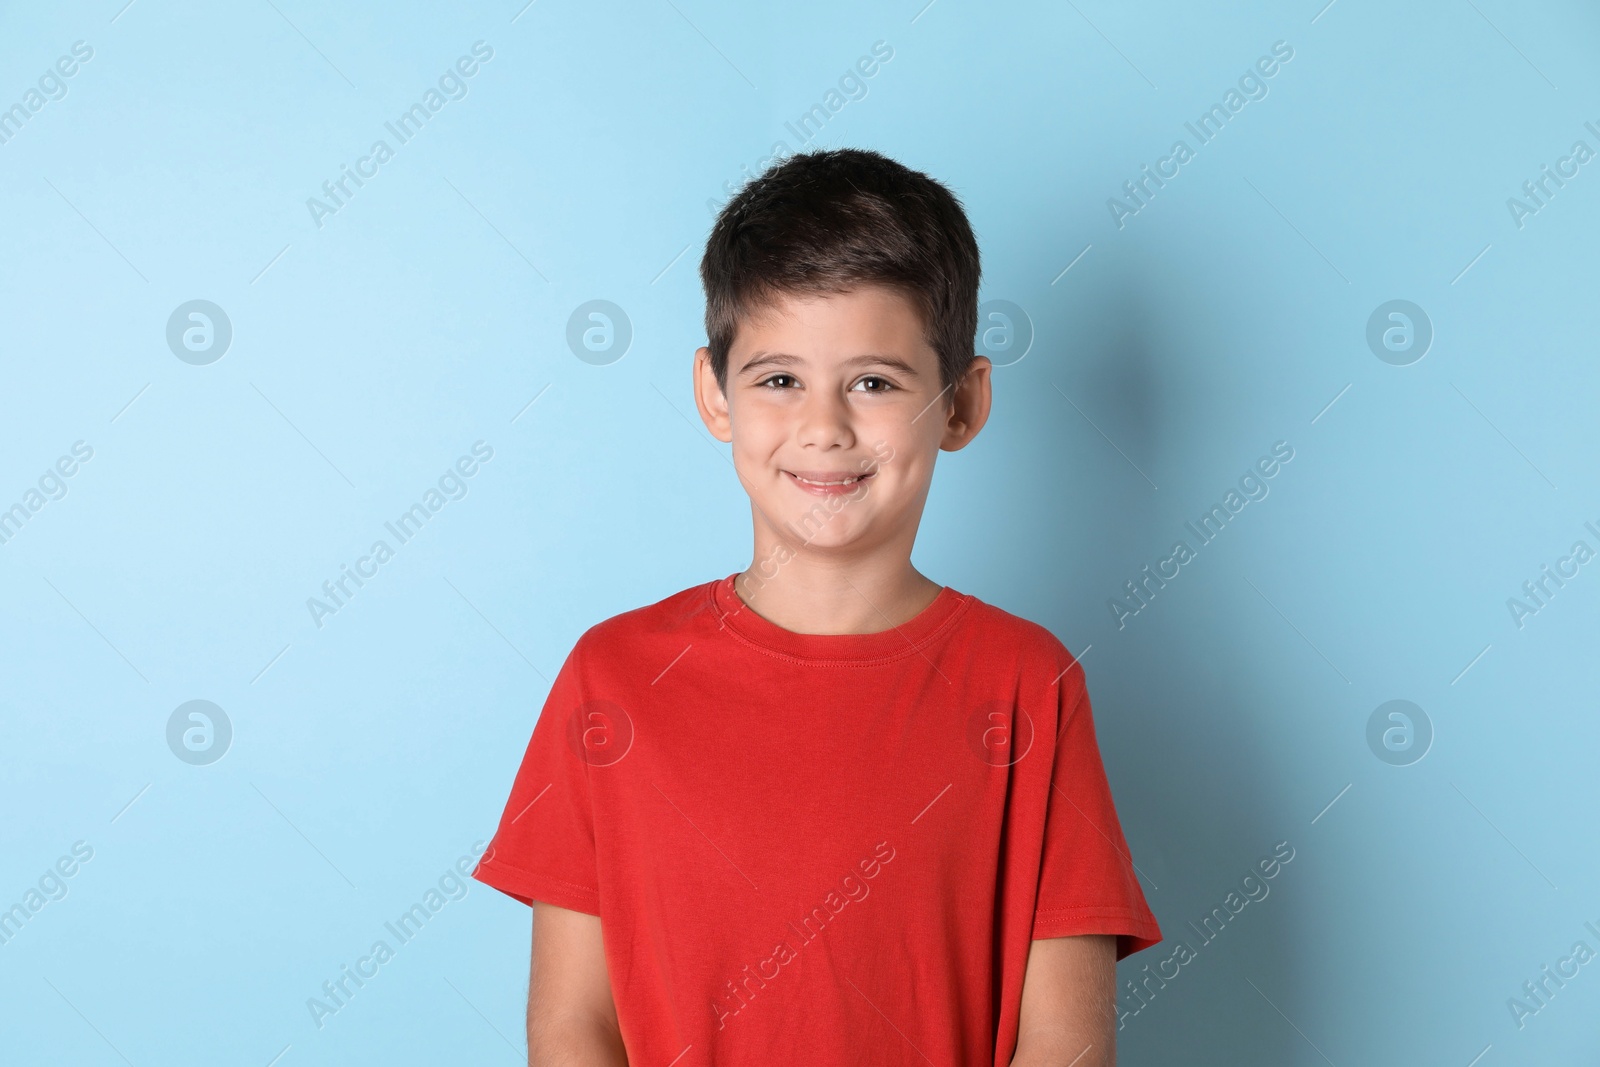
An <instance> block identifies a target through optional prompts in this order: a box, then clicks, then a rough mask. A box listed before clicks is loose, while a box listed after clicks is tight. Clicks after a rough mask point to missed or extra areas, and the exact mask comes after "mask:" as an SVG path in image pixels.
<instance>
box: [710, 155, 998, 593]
mask: <svg viewBox="0 0 1600 1067" xmlns="http://www.w3.org/2000/svg"><path fill="white" fill-rule="evenodd" d="M979 272H980V268H979V260H978V246H977V241H976V239H975V238H974V236H973V233H972V227H971V226H970V224H969V223H968V222H967V218H966V215H965V213H964V212H963V211H962V208H961V204H960V202H959V201H958V200H957V199H956V198H955V196H954V195H952V194H951V193H950V191H949V190H948V189H946V188H945V187H944V186H943V185H941V184H940V183H938V182H936V181H934V180H933V179H932V178H929V177H928V176H927V175H925V174H920V173H918V172H916V171H913V170H910V169H908V168H906V167H904V166H902V165H901V164H899V163H896V162H894V161H893V160H891V159H888V158H886V157H884V156H882V155H879V154H878V153H876V152H869V151H863V150H860V149H839V150H835V151H821V152H811V153H807V154H804V155H799V156H793V157H791V158H789V159H787V160H785V161H783V162H782V163H780V164H779V165H777V166H775V167H773V168H772V169H770V170H768V171H767V172H766V173H764V174H762V175H761V176H760V177H758V178H756V179H755V180H754V181H752V182H751V183H750V184H749V185H747V186H745V188H744V189H742V190H741V191H740V192H739V193H738V195H737V196H735V197H734V198H733V200H731V201H730V202H729V203H728V204H727V206H726V207H724V208H723V210H722V213H721V215H719V216H718V218H717V221H716V224H715V225H714V226H713V228H712V232H711V236H710V239H709V240H708V241H707V245H706V252H705V257H704V259H703V260H702V261H701V265H700V274H701V280H702V281H703V282H704V284H705V289H706V332H707V334H708V337H709V341H710V344H709V345H708V346H706V347H703V348H701V349H699V351H698V352H696V365H695V398H696V403H697V405H698V407H699V409H700V415H701V418H702V419H703V420H704V421H705V423H706V425H707V427H708V428H709V429H710V430H711V432H712V433H713V435H715V436H716V437H717V438H718V439H719V440H722V441H728V442H731V443H732V444H733V460H734V466H735V469H736V470H737V472H738V474H739V478H740V481H741V482H742V483H743V484H744V487H745V489H746V491H748V492H749V493H750V497H751V502H752V504H753V505H754V509H755V518H756V523H757V547H758V550H759V549H760V548H761V546H762V545H763V544H767V545H771V544H773V543H774V542H781V543H791V542H795V541H797V540H798V541H800V542H803V543H804V544H807V545H815V546H818V547H824V548H826V547H832V548H844V547H846V546H850V547H852V548H854V549H857V550H871V549H873V548H876V547H884V546H889V545H893V546H895V548H896V550H897V551H898V550H903V551H904V552H905V553H906V554H907V555H909V552H910V548H911V542H912V540H913V539H914V537H915V534H916V527H917V523H918V521H919V520H920V518H921V514H922V507H923V504H924V502H925V501H926V498H927V492H928V487H929V484H930V482H931V481H932V477H933V464H934V460H935V458H936V457H937V454H938V452H939V451H940V450H941V449H944V450H948V451H954V450H955V449H958V448H961V447H962V446H964V445H965V444H966V443H967V442H968V441H970V440H971V439H972V438H973V436H975V435H976V434H977V432H978V430H979V429H980V428H981V427H982V425H983V422H984V420H985V419H986V418H987V417H988V411H989V399H990V394H989V374H988V372H989V369H990V365H989V361H988V360H987V359H986V358H984V357H983V356H979V355H976V354H975V352H974V350H973V349H974V336H975V334H976V332H977V304H978V278H979ZM859 475H865V478H864V480H863V481H860V482H855V483H850V484H845V485H833V486H831V487H830V486H829V485H827V484H826V483H830V482H843V481H845V480H846V479H848V478H852V477H854V476H859ZM819 483H823V484H819ZM847 502H848V504H849V506H848V507H846V506H845V504H846V503H847ZM763 526H764V527H765V531H763ZM764 534H765V535H764ZM780 562H781V560H780ZM758 564H759V561H758Z"/></svg>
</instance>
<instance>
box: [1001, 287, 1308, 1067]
mask: <svg viewBox="0 0 1600 1067" xmlns="http://www.w3.org/2000/svg"><path fill="white" fill-rule="evenodd" d="M1102 284H1103V285H1104V286H1105V290H1104V291H1103V292H1102V293H1100V294H1099V295H1098V296H1095V297H1092V298H1087V299H1083V300H1081V301H1079V302H1078V308H1077V309H1076V310H1073V311H1072V312H1070V313H1063V314H1064V317H1067V316H1068V314H1070V318H1071V321H1070V323H1063V324H1062V326H1061V328H1059V329H1057V328H1054V327H1052V328H1050V329H1048V330H1046V331H1041V334H1042V335H1043V336H1057V337H1069V338H1072V339H1073V340H1072V342H1071V344H1070V348H1069V349H1068V350H1066V351H1061V352H1056V353H1036V355H1042V356H1045V358H1043V359H1040V360H1039V366H1037V367H1034V368H1029V374H1028V375H1019V376H1018V381H1019V382H1020V381H1021V380H1022V379H1023V378H1024V377H1031V378H1045V379H1047V381H1049V382H1055V383H1058V384H1059V386H1060V389H1061V392H1057V390H1056V389H1055V388H1051V387H1050V385H1049V384H1047V382H1034V383H1032V385H1031V387H1030V389H1029V392H1030V393H1031V394H1032V395H1034V396H1035V397H1038V398H1039V399H1038V400H1037V401H1036V402H1037V403H1039V404H1041V405H1043V406H1044V411H1045V412H1046V413H1045V414H1042V415H1040V414H1037V413H1036V417H1034V418H1032V419H1031V420H1030V424H1031V425H1032V426H1035V427H1039V431H1036V432H1037V435H1038V437H1039V438H1042V439H1037V440H1035V441H1031V442H1030V449H1031V448H1033V447H1037V449H1038V451H1037V452H1036V453H1035V454H1036V455H1038V456H1039V457H1040V458H1039V460H1038V462H1039V466H1040V469H1041V470H1042V471H1043V472H1044V477H1045V478H1046V479H1055V480H1056V483H1057V485H1056V491H1055V492H1054V493H1053V494H1046V495H1049V496H1052V497H1053V499H1054V503H1053V504H1051V505H1047V506H1048V507H1050V508H1051V509H1053V510H1054V511H1055V514H1053V515H1049V516H1047V517H1043V520H1042V521H1043V522H1044V523H1045V525H1044V526H1043V527H1041V530H1042V531H1044V532H1043V533H1042V534H1041V539H1044V538H1048V537H1049V536H1050V535H1049V533H1048V531H1050V530H1056V531H1059V537H1060V542H1063V543H1065V544H1068V545H1074V546H1082V547H1081V548H1075V549H1073V550H1072V551H1071V552H1070V554H1065V553H1060V552H1056V553H1052V554H1053V555H1055V556H1056V557H1057V558H1059V559H1060V560H1061V562H1060V564H1059V566H1060V568H1061V571H1062V573H1061V574H1060V576H1059V579H1058V581H1056V582H1054V583H1046V584H1047V585H1048V586H1050V587H1051V588H1053V589H1055V590H1067V591H1071V592H1070V593H1069V594H1068V595H1067V596H1064V597H1062V600H1063V601H1065V602H1064V603H1062V602H1058V603H1057V604H1052V605H1050V606H1049V607H1047V608H1046V609H1045V610H1043V611H1041V612H1039V613H1038V615H1037V616H1036V617H1037V618H1039V621H1041V622H1042V623H1044V624H1045V625H1047V626H1050V627H1051V628H1052V629H1053V630H1054V631H1055V632H1057V633H1058V634H1072V635H1075V636H1074V639H1073V640H1072V641H1069V643H1068V647H1069V648H1070V649H1071V650H1072V651H1073V652H1074V653H1079V652H1080V651H1081V649H1082V647H1084V646H1089V645H1093V646H1094V647H1093V648H1092V650H1091V651H1090V652H1088V653H1087V654H1086V655H1085V659H1084V666H1085V672H1086V676H1087V678H1088V684H1089V692H1090V697H1091V700H1092V701H1093V707H1094V712H1095V720H1096V730H1097V734H1098V737H1099V741H1100V746H1101V752H1102V756H1103V758H1104V760H1105V764H1106V773H1107V775H1108V776H1109V778H1110V780H1111V785H1112V789H1113V791H1114V794H1115V797H1116V802H1117V809H1118V813H1119V816H1120V818H1121V820H1122V824H1123V829H1124V832H1125V833H1126V835H1127V837H1128V839H1129V846H1130V849H1131V851H1132V853H1133V858H1134V861H1135V863H1136V864H1138V866H1139V868H1140V870H1141V878H1140V884H1141V886H1142V887H1143V889H1144V891H1145V897H1146V899H1147V900H1148V901H1149V903H1150V907H1151V909H1152V910H1153V911H1154V912H1155V913H1156V917H1157V919H1158V920H1159V921H1160V923H1161V928H1162V932H1163V934H1164V935H1165V936H1166V940H1165V941H1163V942H1162V943H1161V944H1159V945H1156V946H1154V947H1152V948H1149V949H1146V950H1144V951H1143V952H1140V953H1138V954H1137V955H1134V956H1131V957H1129V958H1128V959H1127V960H1125V961H1123V963H1122V964H1120V965H1119V967H1118V985H1119V990H1118V1010H1119V1012H1121V1013H1122V1018H1121V1022H1122V1026H1121V1029H1120V1030H1119V1032H1118V1038H1117V1039H1118V1043H1119V1051H1120V1053H1121V1057H1120V1058H1121V1059H1122V1061H1123V1062H1126V1063H1128V1064H1130V1065H1131V1064H1139V1063H1150V1064H1166V1063H1184V1064H1197V1065H1199V1064H1238V1063H1262V1064H1265V1063H1288V1062H1293V1061H1294V1060H1295V1059H1296V1057H1299V1056H1301V1055H1302V1054H1303V1053H1305V1052H1308V1051H1309V1050H1308V1049H1305V1047H1304V1043H1303V1042H1302V1039H1301V1038H1300V1037H1298V1036H1297V1035H1296V1034H1295V1033H1294V1032H1293V1031H1292V1030H1291V1029H1290V1027H1289V1026H1288V1025H1287V1024H1285V1023H1284V1022H1283V1021H1282V1020H1281V1019H1280V1018H1278V1016H1277V1014H1276V1012H1275V1011H1274V1010H1273V1009H1272V1007H1270V1006H1269V1004H1268V1003H1266V1002H1265V1001H1264V999H1263V997H1262V995H1261V994H1260V993H1258V992H1257V991H1256V990H1254V989H1252V987H1251V985H1250V982H1254V983H1255V984H1256V986H1258V987H1260V988H1261V989H1262V990H1263V991H1264V992H1265V993H1266V994H1267V995H1268V996H1271V997H1272V999H1273V1000H1274V1001H1276V1002H1278V1003H1280V1004H1281V1003H1283V1002H1284V1001H1286V1000H1292V999H1293V998H1292V993H1290V992H1287V991H1285V990H1284V989H1283V983H1282V981H1281V980H1276V979H1275V980H1272V981H1271V982H1270V983H1269V980H1268V978H1267V977H1264V976H1281V975H1286V974H1292V973H1293V970H1294V968H1293V966H1292V962H1291V960H1290V959H1289V956H1288V954H1289V951H1290V947H1289V946H1290V943H1291V937H1290V931H1289V929H1288V924H1289V921H1290V915H1291V909H1290V908H1289V907H1287V906H1285V902H1281V901H1280V900H1279V897H1280V896H1282V895H1286V894H1289V893H1293V892H1294V890H1295V877H1294V876H1295V874H1297V873H1298V872H1297V871H1296V870H1295V865H1294V856H1295V855H1296V853H1295V852H1293V851H1291V850H1293V849H1297V848H1298V847H1299V846H1300V845H1301V844H1302V843H1303V842H1301V841H1298V840H1296V836H1297V834H1299V827H1298V825H1291V823H1290V822H1289V821H1288V820H1287V819H1286V818H1283V817H1278V816H1277V815H1275V814H1274V813H1281V812H1282V811H1283V810H1284V803H1283V798H1282V797H1279V796H1275V795H1271V794H1270V793H1269V789H1270V784H1269V783H1270V782H1271V781H1272V780H1273V775H1272V774H1271V773H1269V770H1270V769H1269V766H1268V764H1269V761H1270V760H1272V759H1273V758H1274V756H1273V754H1272V753H1271V752H1268V751H1266V750H1265V749H1263V748H1261V747H1260V744H1259V739H1260V737H1261V736H1262V731H1260V730H1257V729H1255V728H1254V727H1253V724H1255V723H1257V722H1260V721H1263V720H1264V719H1266V718H1267V717H1268V716H1270V715H1274V714H1277V712H1278V709H1277V708H1276V707H1275V705H1274V703H1273V702H1272V701H1271V700H1270V699H1269V698H1268V697H1267V695H1266V694H1265V692H1263V691H1262V690H1261V689H1259V688H1258V687H1257V686H1256V685H1255V684H1253V679H1255V678H1256V676H1257V671H1258V669H1259V661H1258V657H1256V656H1254V655H1253V654H1252V652H1251V650H1250V649H1249V648H1248V647H1246V643H1245V641H1244V638H1243V636H1242V635H1240V634H1239V633H1238V629H1237V627H1238V622H1237V621H1236V620H1234V621H1230V620H1228V619H1225V618H1220V617H1219V616H1218V614H1217V613H1218V611H1219V610H1220V608H1219V606H1218V605H1217V604H1215V603H1207V602H1206V596H1207V594H1208V592H1209V590H1208V588H1207V586H1208V585H1209V586H1210V587H1211V588H1214V587H1215V582H1198V581H1194V580H1192V579H1190V580H1189V581H1188V582H1187V583H1186V587H1182V586H1178V585H1175V586H1174V587H1172V588H1169V589H1168V590H1166V591H1165V592H1164V593H1163V598H1162V600H1161V601H1154V600H1153V601H1152V602H1151V605H1150V610H1147V611H1145V612H1142V613H1141V614H1140V616H1139V617H1138V618H1137V620H1135V621H1133V622H1130V624H1129V625H1128V626H1127V627H1126V628H1125V629H1122V630H1120V631H1119V630H1118V629H1117V628H1116V625H1115V621H1114V619H1113V618H1112V615H1111V613H1110V611H1109V609H1108V608H1107V607H1106V599H1107V597H1109V596H1111V595H1112V594H1114V593H1116V592H1118V591H1120V590H1121V589H1122V587H1123V583H1124V582H1125V581H1126V580H1128V579H1129V578H1130V577H1133V576H1134V574H1135V573H1136V571H1137V565H1135V567H1134V569H1133V571H1129V573H1124V571H1128V563H1127V561H1128V560H1129V559H1132V558H1135V556H1138V555H1139V554H1141V553H1142V554H1144V555H1149V553H1150V552H1153V551H1155V550H1158V549H1164V548H1166V547H1167V546H1169V545H1170V544H1171V543H1172V541H1173V540H1174V539H1175V534H1176V533H1177V532H1178V531H1179V530H1181V528H1182V525H1183V522H1184V518H1183V515H1182V512H1183V509H1182V507H1181V506H1180V503H1179V502H1180V501H1183V500H1185V499H1193V498H1195V497H1196V496H1197V495H1202V491H1203V492H1204V493H1209V492H1211V491H1213V490H1214V489H1215V488H1216V487H1215V486H1213V485H1211V484H1210V482H1211V481H1215V480H1216V479H1208V480H1207V482H1206V484H1205V485H1196V486H1194V487H1193V488H1194V489H1195V492H1194V493H1191V492H1189V491H1188V490H1187V489H1186V488H1185V486H1184V484H1183V475H1184V468H1185V467H1186V463H1185V461H1184V459H1183V457H1184V456H1186V455H1187V454H1189V453H1191V452H1192V451H1195V448H1194V445H1195V443H1196V442H1194V441H1192V440H1187V439H1183V438H1177V437H1174V436H1173V430H1172V428H1171V427H1170V425H1167V424H1166V423H1165V422H1164V420H1163V415H1162V411H1161V405H1162V398H1161V397H1160V395H1159V394H1158V391H1157V388H1156V383H1159V382H1160V381H1161V380H1162V379H1163V377H1164V373H1163V371H1164V367H1163V364H1164V363H1168V362H1173V363H1175V362H1177V361H1180V360H1183V359H1189V358H1192V354H1191V353H1188V352H1181V351H1163V350H1161V349H1159V348H1158V347H1156V344H1155V342H1154V341H1153V338H1152V336H1151V334H1152V331H1150V330H1149V329H1148V328H1147V327H1146V325H1145V324H1146V323H1148V322H1149V321H1150V320H1149V315H1151V314H1152V309H1153V308H1154V307H1156V306H1159V305H1161V304H1162V302H1163V299H1164V297H1163V294H1162V293H1161V292H1159V291H1157V292H1149V291H1145V292H1142V293H1141V292H1140V290H1141V289H1147V286H1145V285H1143V284H1141V285H1135V284H1133V281H1132V280H1131V279H1116V278H1110V279H1105V280H1104V281H1103V282H1102ZM1170 298H1171V295H1170V294H1169V296H1168V299H1170ZM1020 369H1021V368H1019V370H1020ZM1174 376H1175V377H1178V378H1183V377H1188V375H1186V374H1180V375H1169V376H1167V377H1168V378H1169V380H1170V378H1171V377H1174ZM1019 391H1020V388H1019ZM1063 393H1065V395H1066V396H1067V397H1070V399H1071V401H1072V402H1073V403H1075V404H1076V405H1077V407H1078V408H1080V409H1081V410H1082V413H1081V414H1080V412H1079V411H1078V410H1074V408H1073V406H1072V404H1070V403H1068V402H1067V401H1066V400H1064V399H1063V395H1062V394H1063ZM1053 409H1058V410H1059V414H1057V413H1055V411H1054V410H1053ZM1090 420H1092V422H1093V424H1094V425H1093V426H1091V425H1090V424H1089V423H1090ZM1096 427H1097V428H1098V429H1096ZM1102 434H1104V436H1103V437H1102ZM1106 438H1109V439H1110V441H1111V442H1114V446H1115V448H1118V449H1121V450H1122V451H1123V452H1124V453H1126V455H1127V458H1126V459H1124V458H1123V457H1121V456H1119V455H1118V454H1117V452H1116V451H1114V450H1113V446H1112V445H1110V444H1108V443H1107V440H1106ZM1135 465H1137V466H1138V467H1140V468H1143V472H1144V473H1143V474H1140V473H1137V472H1136V471H1135V470H1134V466H1135ZM1216 473H1218V474H1219V475H1222V474H1226V473H1231V472H1216ZM1146 475H1147V476H1148V477H1149V478H1150V479H1153V480H1154V481H1155V482H1156V484H1158V485H1160V487H1161V488H1160V489H1153V488H1152V486H1151V484H1150V482H1149V481H1147V480H1146V477H1145V476H1146ZM1194 476H1195V477H1197V478H1204V477H1206V475H1205V474H1196V475H1194ZM1225 480H1226V479H1225V478H1224V479H1223V481H1224V482H1225ZM1130 553H1131V554H1130ZM1041 555H1044V553H1041ZM1006 558H1007V559H1008V560H1009V561H1010V568H1011V573H1010V574H1004V573H1002V574H1000V575H997V576H996V579H997V582H998V584H999V585H1001V586H1002V587H1009V588H1013V589H1028V588H1030V587H1034V586H1035V585H1036V583H1037V582H1038V572H1037V569H1036V568H1035V567H1034V566H1031V565H1030V564H1031V563H1032V562H1033V561H1036V560H1037V558H1038V557H1032V558H1031V559H1030V557H1029V555H1028V554H1025V553H1016V554H1008V555H1007V557H1006ZM1203 563H1204V565H1206V566H1208V567H1211V568H1219V567H1220V568H1224V570H1225V569H1226V563H1227V561H1225V560H1224V559H1222V558H1218V557H1215V556H1213V557H1212V558H1208V559H1205V560H1204V561H1203ZM1301 836H1303V835H1301ZM1285 839H1287V840H1288V845H1287V846H1286V847H1285V848H1284V849H1282V850H1281V851H1280V853H1279V854H1278V855H1277V856H1276V857H1275V856H1274V846H1276V845H1278V843H1279V842H1282V841H1285ZM1285 856H1288V857H1289V860H1288V862H1287V863H1284V862H1283V858H1284V857H1285ZM1263 859H1266V860H1267V863H1266V865H1265V866H1260V867H1258V864H1260V863H1261V861H1262V860H1263ZM1267 870H1270V871H1271V874H1272V877H1270V878H1268V877H1265V875H1264V872H1265V871H1267ZM1230 893H1231V894H1233V896H1232V897H1231V898H1230V897H1229V894H1230ZM1213 909H1221V911H1220V912H1216V911H1214V910H1213ZM1235 909H1236V910H1235ZM1208 917H1209V920H1210V921H1209V923H1206V922H1205V920H1207V918H1208ZM1191 923H1193V924H1194V925H1193V926H1191V925H1190V924H1191ZM1180 940H1181V941H1182V942H1183V943H1184V944H1185V945H1186V946H1187V949H1180V946H1179V942H1180ZM1246 979H1249V981H1247V980H1246ZM1135 990H1137V991H1135ZM1269 1020H1270V1021H1269Z"/></svg>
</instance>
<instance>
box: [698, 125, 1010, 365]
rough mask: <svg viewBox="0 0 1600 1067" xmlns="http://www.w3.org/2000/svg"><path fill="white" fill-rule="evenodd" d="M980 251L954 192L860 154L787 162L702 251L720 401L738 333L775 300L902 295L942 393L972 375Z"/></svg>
mask: <svg viewBox="0 0 1600 1067" xmlns="http://www.w3.org/2000/svg"><path fill="white" fill-rule="evenodd" d="M980 272H981V267H980V264H979V259H978V242H977V239H976V238H975V237H974V236H973V233H972V226H971V224H969V223H968V222H967V216H966V213H965V212H964V211H963V210H962V209H961V202H960V201H959V200H957V199H956V197H955V196H954V194H952V193H951V192H950V190H948V189H946V188H945V187H944V186H943V185H942V184H940V183H939V182H937V181H935V180H934V179H932V178H930V177H928V176H927V175H926V174H923V173H921V172H919V171H914V170H911V169H910V168H908V167H905V166H903V165H901V164H899V163H896V162H895V161H894V160H892V159H889V158H888V157H887V156H883V155H880V154H878V153H877V152H871V151H867V150H864V149H859V148H840V149H835V150H832V151H819V152H808V153H805V154H802V155H798V156H792V157H790V158H789V159H787V160H785V161H783V162H782V163H780V164H778V165H777V166H774V167H772V168H771V169H769V170H768V171H767V172H766V173H764V174H762V175H761V176H760V177H758V178H756V179H755V180H754V181H752V182H750V183H749V184H748V185H746V186H745V187H744V188H743V189H742V190H740V191H739V193H738V195H737V196H735V197H734V198H733V199H732V200H730V201H729V202H728V203H727V205H726V206H724V207H723V209H722V212H721V214H719V215H718V216H717V221H716V225H715V226H713V227H712V230H711V236H710V238H709V239H708V240H707V241H706V251H705V256H704V257H703V258H702V259H701V261H700V281H701V283H702V284H703V285H704V286H705V291H706V337H707V338H708V339H709V342H710V343H709V344H708V345H707V348H708V349H709V351H710V353H711V369H712V371H713V372H714V373H715V374H716V378H717V384H718V385H719V386H720V387H722V389H723V391H724V392H726V391H727V384H728V382H727V372H728V354H729V352H730V350H731V349H732V348H733V345H734V342H735V339H736V337H737V336H738V331H739V327H740V325H741V324H742V323H743V322H744V321H745V320H747V319H748V318H750V317H751V316H752V315H753V314H754V313H756V312H757V311H759V310H761V309H762V308H763V307H764V306H766V305H768V304H770V303H771V302H772V300H773V297H775V296H776V295H778V294H786V295H791V296H797V295H802V294H811V295H817V294H822V293H830V292H842V291H845V290H849V289H856V288H859V287H861V286H863V285H881V286H886V287H889V288H892V289H896V290H898V291H900V292H901V293H902V294H903V295H905V296H906V297H908V298H909V299H910V300H911V301H912V303H913V305H914V306H915V307H916V309H917V312H918V314H919V316H920V317H921V319H922V321H923V329H924V332H925V334H926V338H927V342H928V344H929V345H930V346H931V347H932V348H933V350H934V352H935V353H937V354H938V357H939V384H940V385H941V386H942V387H953V386H954V385H955V384H956V383H958V382H959V381H960V380H961V378H962V376H963V375H965V374H966V371H967V368H968V367H969V366H970V365H971V363H972V360H973V357H974V353H973V338H974V337H975V335H976V334H977V331H978V279H979V274H980Z"/></svg>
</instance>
